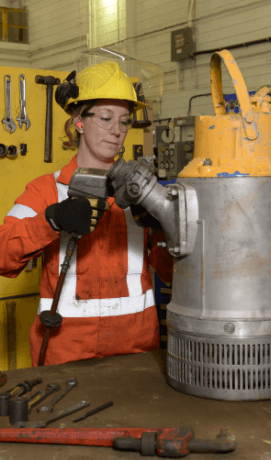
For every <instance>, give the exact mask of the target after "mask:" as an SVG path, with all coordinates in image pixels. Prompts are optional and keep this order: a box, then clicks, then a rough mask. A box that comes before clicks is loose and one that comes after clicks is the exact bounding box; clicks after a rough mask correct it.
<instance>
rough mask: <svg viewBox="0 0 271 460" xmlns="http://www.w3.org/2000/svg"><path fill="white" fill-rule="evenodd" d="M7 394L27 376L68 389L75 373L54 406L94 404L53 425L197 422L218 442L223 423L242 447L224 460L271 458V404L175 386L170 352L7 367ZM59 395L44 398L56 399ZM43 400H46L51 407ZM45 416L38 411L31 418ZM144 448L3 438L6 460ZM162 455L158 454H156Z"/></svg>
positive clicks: (124, 457)
mask: <svg viewBox="0 0 271 460" xmlns="http://www.w3.org/2000/svg"><path fill="white" fill-rule="evenodd" d="M6 374H7V376H8V383H7V384H5V385H4V386H3V387H2V388H1V389H0V391H1V392H3V391H6V390H9V389H11V388H12V387H14V386H16V384H18V383H19V382H21V381H23V380H32V379H35V378H37V377H42V378H43V383H42V384H40V388H41V389H45V387H46V385H47V384H48V383H59V384H60V385H61V388H64V387H65V384H66V381H67V379H68V378H70V377H75V378H76V379H77V380H78V386H77V387H76V388H74V389H73V390H71V392H70V393H69V394H68V395H66V396H65V397H64V398H63V399H62V400H61V401H59V402H58V403H57V405H56V406H55V411H58V410H60V409H63V408H65V407H67V406H70V405H71V404H75V403H77V402H79V401H81V400H87V401H89V402H90V406H89V407H88V408H86V409H83V410H82V411H80V412H77V413H76V414H74V415H71V416H69V417H67V418H65V419H61V420H58V421H56V422H54V423H52V424H50V425H49V426H48V428H75V427H76V428H83V427H90V428H102V427H104V428H110V427H114V428H117V427H134V428H135V427H140V428H142V427H143V428H144V427H146V428H148V427H161V428H167V427H168V428H170V427H178V426H181V425H190V426H192V427H193V428H194V432H195V437H196V438H201V439H202V438H205V439H214V438H215V437H216V435H217V434H218V433H219V431H220V429H221V428H228V429H229V430H230V431H231V432H232V433H233V434H234V435H235V436H236V438H237V441H238V446H237V449H236V451H235V452H232V453H228V454H223V460H232V459H239V460H271V401H269V400H268V401H257V402H225V401H215V400H208V399H203V398H197V397H194V396H188V395H185V394H182V393H179V392H177V391H175V390H174V389H173V388H171V387H170V386H169V385H168V383H167V382H166V378H165V376H166V350H159V351H158V352H150V353H142V354H135V355H128V356H116V357H111V358H104V359H94V360H88V361H78V362H74V363H68V364H62V365H59V366H47V367H43V368H29V369H19V370H15V371H8V372H6ZM56 394H57V393H55V394H53V395H52V396H50V397H49V398H48V399H47V400H45V401H50V400H51V399H52V398H53V397H54V396H55V395H56ZM110 400H112V401H113V402H114V405H113V406H111V407H109V408H107V409H105V410H104V411H103V412H100V413H97V414H95V415H93V416H92V417H89V418H87V419H86V420H84V421H81V422H78V423H73V422H72V421H73V420H74V419H76V418H78V417H79V416H80V415H84V413H85V412H87V411H89V410H91V409H93V408H95V407H97V406H99V405H101V404H103V403H106V402H108V401H110ZM45 401H44V404H45ZM40 418H41V417H40V415H39V414H38V413H37V411H36V408H35V409H33V410H32V412H31V414H30V415H29V421H32V420H39V419H40ZM8 427H11V426H10V425H9V419H8V417H0V428H8ZM140 458H146V459H149V458H153V457H142V456H141V455H140V454H139V453H137V452H121V451H116V450H114V449H112V448H107V447H87V446H61V445H41V444H17V443H1V445H0V460H26V459H27V460H29V459H30V460H32V459H39V460H52V459H54V460H87V459H95V460H100V459H103V460H117V459H118V460H130V459H133V460H136V459H138V460H139V459H140ZM156 458H158V457H156ZM188 458H189V459H190V460H196V459H198V460H211V459H212V460H215V459H218V460H221V458H222V455H221V454H218V455H217V454H199V453H191V454H189V456H188Z"/></svg>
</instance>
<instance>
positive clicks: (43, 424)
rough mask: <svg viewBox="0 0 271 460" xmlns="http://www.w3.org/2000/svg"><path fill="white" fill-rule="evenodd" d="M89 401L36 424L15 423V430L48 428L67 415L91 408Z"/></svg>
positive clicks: (67, 408)
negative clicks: (50, 424)
mask: <svg viewBox="0 0 271 460" xmlns="http://www.w3.org/2000/svg"><path fill="white" fill-rule="evenodd" d="M89 404H90V403H89V402H88V401H80V402H79V403H77V404H74V405H73V406H69V407H66V409H62V410H60V411H59V412H56V413H55V414H52V415H48V417H45V418H43V419H42V420H38V421H36V422H17V423H15V425H14V427H15V428H46V426H47V425H49V423H52V422H55V421H56V420H59V419H60V418H63V417H66V416H67V415H70V414H74V413H75V412H77V411H79V410H81V409H84V408H85V407H88V406H89Z"/></svg>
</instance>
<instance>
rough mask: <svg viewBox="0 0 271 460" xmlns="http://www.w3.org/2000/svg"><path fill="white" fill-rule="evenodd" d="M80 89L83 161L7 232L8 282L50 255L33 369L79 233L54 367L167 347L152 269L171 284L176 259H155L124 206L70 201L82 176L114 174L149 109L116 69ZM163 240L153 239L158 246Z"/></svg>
mask: <svg viewBox="0 0 271 460" xmlns="http://www.w3.org/2000/svg"><path fill="white" fill-rule="evenodd" d="M73 86H74V85H73ZM76 87H77V89H78V95H76V97H67V98H66V99H67V100H66V102H65V104H63V107H64V110H65V111H66V112H67V113H69V114H71V121H72V123H74V125H75V127H76V130H77V133H78V136H79V147H78V154H77V155H76V156H75V157H74V158H73V159H72V161H71V162H70V163H69V164H68V165H66V166H64V167H63V168H62V169H61V170H60V171H58V172H56V173H55V174H47V175H45V176H42V177H39V178H37V179H35V180H34V181H32V182H31V183H29V184H28V185H27V187H26V190H25V192H24V193H23V194H22V195H21V196H20V197H19V198H18V199H17V200H16V202H15V205H14V207H13V208H12V210H11V211H10V212H9V213H8V215H7V216H6V218H5V221H4V225H2V226H1V228H0V249H1V253H2V254H5V257H3V258H2V261H1V262H0V275H3V276H7V277H16V276H17V275H18V274H19V273H20V271H21V270H22V269H23V268H24V267H25V266H26V264H27V262H28V261H29V260H30V259H31V258H33V257H37V256H39V255H40V254H41V253H43V254H44V265H43V272H42V279H41V286H40V304H39V309H38V314H37V317H36V319H35V321H34V323H33V325H32V326H31V329H30V349H31V355H32V362H33V366H37V363H38V357H39V351H40V346H41V341H42V337H43V333H44V328H45V327H44V325H43V324H42V323H41V322H40V319H39V314H40V313H41V312H42V311H44V310H50V308H51V304H52V299H53V295H54V291H55V288H56V285H57V280H58V276H59V272H60V269H61V264H62V262H63V259H64V254H65V249H66V246H67V241H68V239H69V237H70V235H69V234H70V233H71V232H77V233H79V234H81V235H84V236H83V237H82V239H80V240H79V242H78V245H77V250H76V252H75V253H74V255H73V257H72V263H71V266H70V268H69V270H68V272H67V275H66V279H65V283H64V286H63V289H62V293H61V297H60V301H59V305H58V312H59V313H60V314H61V315H62V317H63V321H62V325H61V327H60V328H55V329H52V331H51V336H50V340H49V344H48V348H47V352H46V357H45V365H50V364H59V363H65V362H68V361H74V360H80V359H89V358H93V357H97V358H101V357H104V356H111V355H117V354H128V353H140V352H143V351H149V350H154V349H157V348H159V334H158V320H157V313H156V308H155V305H154V298H153V291H152V283H151V276H150V270H149V262H150V263H151V264H152V265H153V266H154V268H155V269H156V271H157V272H158V274H159V276H160V277H161V278H162V279H163V280H164V281H171V273H172V259H171V257H170V256H169V255H168V254H167V252H166V250H164V249H158V248H157V246H155V247H154V249H153V250H152V251H151V253H150V256H148V247H147V244H148V233H149V229H148V228H142V227H140V226H138V225H137V224H135V222H134V219H133V216H132V213H131V210H130V208H127V209H125V210H122V209H120V208H119V207H118V206H117V205H116V204H115V200H114V198H108V199H107V200H106V201H104V200H98V206H97V208H96V209H94V208H92V207H91V205H90V203H89V201H88V200H87V199H85V198H77V199H72V200H71V199H68V198H67V190H68V184H69V181H70V179H71V176H72V174H73V172H74V170H75V169H76V168H77V167H87V168H90V167H91V168H98V169H104V170H108V169H110V168H111V166H112V164H113V163H114V157H115V156H116V155H117V154H118V153H119V152H120V150H121V148H122V145H123V142H124V140H125V137H126V134H127V131H128V129H129V127H130V126H131V119H130V115H131V113H132V112H133V111H134V110H139V109H140V108H142V107H143V106H144V104H142V103H140V102H138V101H137V98H136V94H135V91H134V88H133V86H132V84H131V83H130V80H129V78H128V77H127V76H126V75H125V74H124V73H123V72H122V71H121V70H120V68H119V66H118V64H116V63H115V62H104V63H102V64H98V65H94V66H91V67H88V68H87V69H84V70H83V71H82V72H80V73H79V74H78V76H77V78H76ZM71 94H72V92H71ZM104 211H106V212H104ZM96 227H97V229H96ZM90 228H91V230H90ZM93 230H95V231H93ZM162 238H163V235H162V234H161V233H159V234H158V235H156V236H155V235H153V236H152V239H153V241H154V242H155V241H160V240H161V239H162ZM158 255H159V257H158Z"/></svg>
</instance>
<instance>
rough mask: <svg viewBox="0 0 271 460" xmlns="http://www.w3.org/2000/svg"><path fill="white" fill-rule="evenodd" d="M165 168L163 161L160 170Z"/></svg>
mask: <svg viewBox="0 0 271 460" xmlns="http://www.w3.org/2000/svg"><path fill="white" fill-rule="evenodd" d="M164 166H165V165H164V162H163V161H161V163H160V168H161V169H164Z"/></svg>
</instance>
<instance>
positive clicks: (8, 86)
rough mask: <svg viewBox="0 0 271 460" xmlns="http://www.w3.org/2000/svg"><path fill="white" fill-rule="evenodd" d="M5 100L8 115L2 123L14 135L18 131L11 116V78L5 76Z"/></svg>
mask: <svg viewBox="0 0 271 460" xmlns="http://www.w3.org/2000/svg"><path fill="white" fill-rule="evenodd" d="M5 100H6V115H5V117H4V118H3V120H2V123H3V124H5V125H6V129H7V131H8V132H9V133H10V134H12V133H14V131H15V129H16V123H15V121H14V120H13V118H12V115H11V77H10V75H5Z"/></svg>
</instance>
